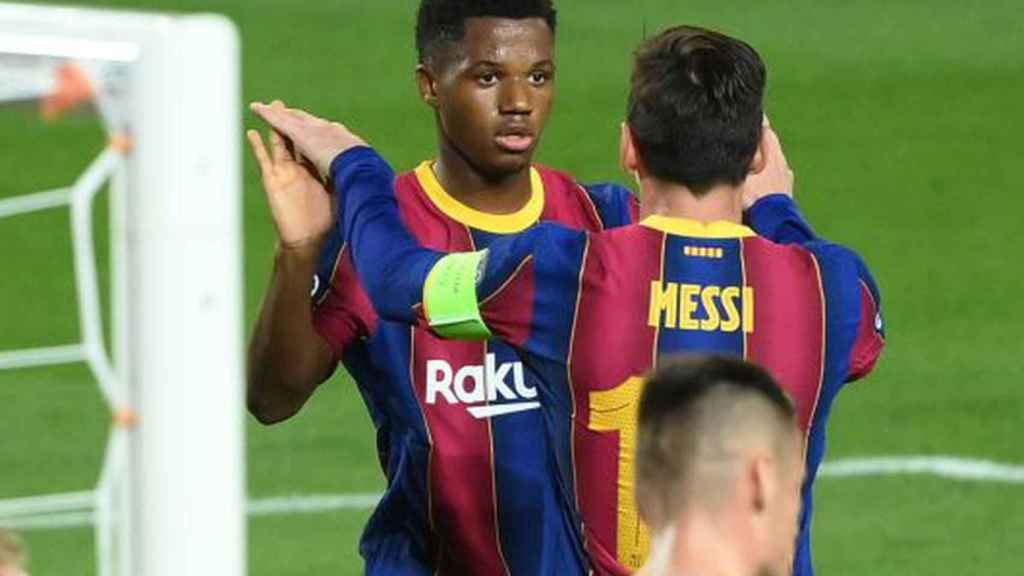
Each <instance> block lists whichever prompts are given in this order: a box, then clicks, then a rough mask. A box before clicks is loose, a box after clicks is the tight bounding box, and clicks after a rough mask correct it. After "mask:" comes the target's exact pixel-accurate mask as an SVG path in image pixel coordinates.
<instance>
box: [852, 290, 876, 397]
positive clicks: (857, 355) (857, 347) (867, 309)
mask: <svg viewBox="0 0 1024 576" xmlns="http://www.w3.org/2000/svg"><path fill="white" fill-rule="evenodd" d="M877 318H878V304H877V303H876V302H875V298H874V296H872V295H871V290H868V287H867V286H866V285H864V282H863V281H862V282H861V283H860V328H859V329H858V331H857V342H856V343H854V345H853V351H852V352H851V354H850V374H849V378H848V381H851V382H852V381H854V380H860V379H861V378H863V377H865V376H867V375H868V374H870V373H871V370H873V369H874V367H875V362H877V361H878V357H879V356H880V355H881V354H882V348H885V339H884V338H882V334H881V333H880V332H879V331H878V330H879V329H878V328H877V327H876V326H875V321H876V319H877Z"/></svg>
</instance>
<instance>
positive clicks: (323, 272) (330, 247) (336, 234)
mask: <svg viewBox="0 0 1024 576" xmlns="http://www.w3.org/2000/svg"><path fill="white" fill-rule="evenodd" d="M344 248H345V236H344V235H343V234H342V233H341V222H340V221H338V220H335V223H334V226H333V227H332V228H331V231H330V232H328V233H327V239H326V240H325V241H324V247H323V248H322V249H321V250H320V258H319V260H318V261H317V266H316V278H315V279H314V280H313V290H312V292H313V302H315V303H317V304H319V303H320V302H321V301H322V300H323V299H324V297H325V296H327V290H328V288H330V285H331V279H332V278H333V277H334V266H335V264H337V262H338V256H339V255H340V254H341V251H342V250H343V249H344Z"/></svg>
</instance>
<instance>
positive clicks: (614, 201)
mask: <svg viewBox="0 0 1024 576" xmlns="http://www.w3.org/2000/svg"><path fill="white" fill-rule="evenodd" d="M534 168H535V169H536V170H537V172H538V173H539V174H540V176H541V180H542V182H543V183H544V189H545V193H546V196H547V198H548V200H549V201H550V202H554V203H559V202H572V203H576V204H578V205H580V206H582V207H583V208H584V209H586V210H588V211H590V212H591V213H592V214H593V216H594V217H595V218H596V219H597V220H598V222H599V227H598V228H597V229H606V228H617V227H619V226H624V225H626V224H631V223H633V222H634V221H635V220H636V215H637V210H638V208H639V203H638V202H637V199H636V196H635V195H634V194H633V193H632V192H631V191H630V190H629V189H628V188H626V187H624V186H621V185H619V184H615V183H612V182H604V183H596V184H581V183H580V182H579V181H578V180H577V179H576V178H575V177H574V176H572V175H571V174H569V173H568V172H563V171H560V170H555V169H552V168H549V167H547V166H541V165H534Z"/></svg>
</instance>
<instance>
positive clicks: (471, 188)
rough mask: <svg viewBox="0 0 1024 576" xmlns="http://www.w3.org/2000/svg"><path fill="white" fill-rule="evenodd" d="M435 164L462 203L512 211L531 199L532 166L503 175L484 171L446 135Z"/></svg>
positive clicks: (491, 210)
mask: <svg viewBox="0 0 1024 576" xmlns="http://www.w3.org/2000/svg"><path fill="white" fill-rule="evenodd" d="M438 149H439V154H438V158H437V163H436V164H435V165H434V173H435V174H436V175H437V180H438V182H440V183H441V186H443V187H444V189H445V191H447V192H448V194H450V195H451V196H452V197H453V198H455V199H456V200H458V201H459V202H461V203H462V204H464V205H466V206H469V207H470V208H473V209H474V210H479V211H481V212H487V213H490V214H512V213H514V212H517V211H518V210H520V209H521V208H522V207H523V206H525V205H526V203H527V202H528V201H529V200H530V195H531V194H532V189H531V182H530V165H529V164H526V165H525V166H523V167H522V168H521V169H519V170H516V171H514V172H509V173H505V174H499V175H488V174H484V173H482V172H481V171H480V170H479V169H477V168H476V167H475V166H473V164H471V163H470V162H469V160H468V159H467V158H466V156H465V155H464V154H462V152H461V151H459V150H458V149H457V148H456V147H455V146H453V145H452V144H451V142H449V141H448V140H447V138H445V137H444V136H443V135H442V136H441V142H440V145H439V146H438Z"/></svg>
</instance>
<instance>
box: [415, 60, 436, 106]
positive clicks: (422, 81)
mask: <svg viewBox="0 0 1024 576" xmlns="http://www.w3.org/2000/svg"><path fill="white" fill-rule="evenodd" d="M416 85H417V87H418V88H419V91H420V99H422V100H423V101H424V102H425V103H426V104H427V106H430V107H431V108H434V109H437V80H436V79H435V78H434V74H433V73H432V72H431V71H430V68H427V66H426V64H417V65H416Z"/></svg>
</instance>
